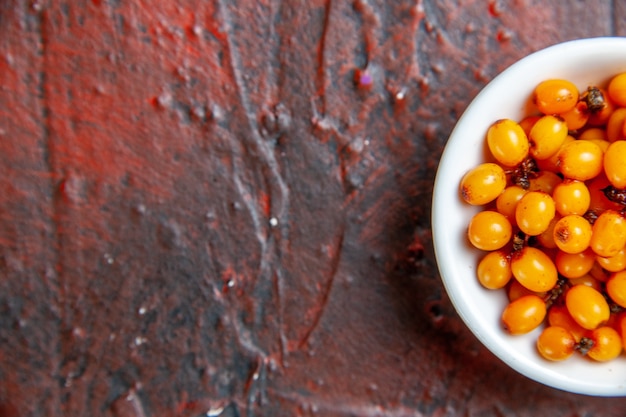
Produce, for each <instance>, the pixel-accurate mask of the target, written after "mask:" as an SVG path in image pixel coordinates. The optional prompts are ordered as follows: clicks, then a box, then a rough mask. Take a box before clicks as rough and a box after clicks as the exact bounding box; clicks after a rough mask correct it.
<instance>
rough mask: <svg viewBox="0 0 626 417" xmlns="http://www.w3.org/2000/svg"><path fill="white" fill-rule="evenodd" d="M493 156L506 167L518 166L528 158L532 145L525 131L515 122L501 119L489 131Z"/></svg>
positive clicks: (489, 145) (488, 135)
mask: <svg viewBox="0 0 626 417" xmlns="http://www.w3.org/2000/svg"><path fill="white" fill-rule="evenodd" d="M487 145H488V147H489V150H490V151H491V155H492V156H493V157H494V158H495V159H496V161H498V162H499V163H501V164H502V165H505V166H510V167H513V166H516V165H518V164H519V163H521V162H522V161H523V160H524V159H526V157H527V156H528V150H529V148H530V144H529V143H528V138H527V136H526V132H524V129H522V127H521V126H520V125H519V124H518V123H517V122H515V121H513V120H510V119H501V120H498V121H497V122H495V123H494V124H492V125H491V126H490V127H489V129H488V130H487Z"/></svg>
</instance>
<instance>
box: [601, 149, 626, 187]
mask: <svg viewBox="0 0 626 417" xmlns="http://www.w3.org/2000/svg"><path fill="white" fill-rule="evenodd" d="M604 173H605V174H606V177H607V179H608V180H609V182H610V183H611V184H612V185H613V186H614V187H616V188H620V189H622V188H626V140H616V141H615V142H613V143H611V145H609V147H608V149H607V150H606V152H605V153H604Z"/></svg>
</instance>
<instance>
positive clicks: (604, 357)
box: [587, 326, 623, 362]
mask: <svg viewBox="0 0 626 417" xmlns="http://www.w3.org/2000/svg"><path fill="white" fill-rule="evenodd" d="M589 339H591V341H592V346H591V348H590V349H589V350H588V351H587V356H589V357H590V358H591V359H593V360H595V361H598V362H607V361H610V360H612V359H615V358H617V357H618V356H619V355H620V353H622V349H623V346H622V338H621V337H620V335H619V333H617V331H616V330H615V329H613V328H612V327H609V326H602V327H599V328H597V329H595V330H593V331H592V332H591V334H590V335H589Z"/></svg>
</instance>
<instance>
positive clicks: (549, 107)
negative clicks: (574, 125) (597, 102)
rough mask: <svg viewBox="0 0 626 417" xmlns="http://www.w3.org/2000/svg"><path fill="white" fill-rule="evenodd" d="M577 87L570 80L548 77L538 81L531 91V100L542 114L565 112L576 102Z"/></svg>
mask: <svg viewBox="0 0 626 417" xmlns="http://www.w3.org/2000/svg"><path fill="white" fill-rule="evenodd" d="M578 96H579V94H578V88H577V87H576V85H574V84H573V83H572V82H570V81H568V80H562V79H550V80H545V81H542V82H540V83H539V84H538V85H537V86H536V87H535V90H534V92H533V101H534V102H535V105H536V106H537V108H538V109H539V111H540V112H542V113H543V114H559V113H564V112H567V111H569V110H571V109H573V108H574V106H576V103H578Z"/></svg>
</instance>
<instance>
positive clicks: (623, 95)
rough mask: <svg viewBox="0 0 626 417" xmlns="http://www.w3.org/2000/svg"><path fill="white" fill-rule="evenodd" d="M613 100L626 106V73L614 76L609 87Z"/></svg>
mask: <svg viewBox="0 0 626 417" xmlns="http://www.w3.org/2000/svg"><path fill="white" fill-rule="evenodd" d="M607 90H608V93H609V97H610V98H611V100H612V101H613V102H614V103H615V104H617V105H618V106H621V107H626V73H621V74H618V75H616V76H614V77H613V78H612V79H611V81H610V82H609V86H608V88H607Z"/></svg>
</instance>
